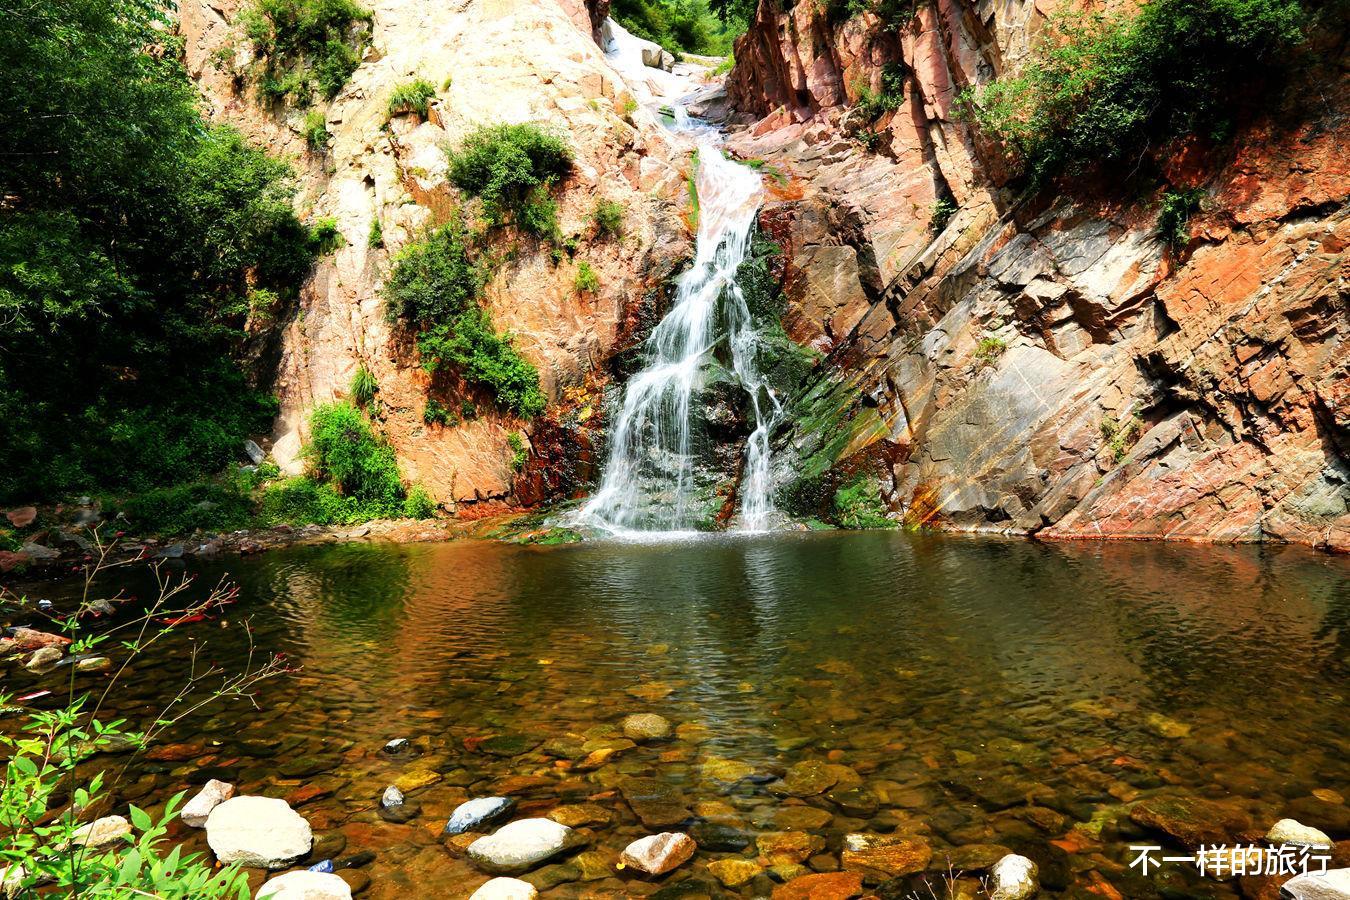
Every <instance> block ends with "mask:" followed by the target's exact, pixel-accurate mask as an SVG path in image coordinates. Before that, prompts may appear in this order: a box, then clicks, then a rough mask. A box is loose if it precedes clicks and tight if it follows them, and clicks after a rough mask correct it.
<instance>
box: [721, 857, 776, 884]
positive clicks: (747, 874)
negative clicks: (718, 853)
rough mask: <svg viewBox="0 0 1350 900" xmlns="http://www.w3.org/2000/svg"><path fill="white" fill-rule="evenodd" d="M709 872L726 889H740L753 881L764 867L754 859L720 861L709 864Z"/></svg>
mask: <svg viewBox="0 0 1350 900" xmlns="http://www.w3.org/2000/svg"><path fill="white" fill-rule="evenodd" d="M708 871H709V872H711V873H712V876H713V877H714V878H716V879H717V880H718V881H720V882H721V883H722V885H723V886H724V887H729V888H738V887H740V886H741V885H743V884H749V883H750V882H751V881H753V880H754V879H755V876H757V875H759V873H760V872H763V871H764V867H763V866H761V865H760V864H759V863H757V862H755V861H754V860H752V859H719V860H717V861H716V862H711V863H708Z"/></svg>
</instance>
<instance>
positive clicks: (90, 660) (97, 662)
mask: <svg viewBox="0 0 1350 900" xmlns="http://www.w3.org/2000/svg"><path fill="white" fill-rule="evenodd" d="M111 668H112V660H110V659H108V657H106V656H86V657H85V658H84V659H80V660H76V661H75V671H76V672H107V671H108V670H110V669H111Z"/></svg>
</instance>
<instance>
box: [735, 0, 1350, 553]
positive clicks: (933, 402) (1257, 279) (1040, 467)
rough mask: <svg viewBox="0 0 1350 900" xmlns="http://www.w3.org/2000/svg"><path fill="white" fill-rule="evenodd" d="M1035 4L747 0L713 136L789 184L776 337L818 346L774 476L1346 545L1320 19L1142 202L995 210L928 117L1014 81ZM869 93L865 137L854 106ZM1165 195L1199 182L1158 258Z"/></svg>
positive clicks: (1079, 194) (1347, 498) (961, 503)
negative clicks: (1296, 60) (1301, 56)
mask: <svg viewBox="0 0 1350 900" xmlns="http://www.w3.org/2000/svg"><path fill="white" fill-rule="evenodd" d="M1042 6H1043V4H1036V3H1019V2H1014V3H1007V4H988V3H982V2H966V0H935V2H930V3H921V4H916V5H915V6H914V7H913V15H912V17H911V18H909V19H908V20H906V22H905V23H904V24H903V25H901V26H900V27H898V28H896V27H893V26H887V25H885V24H884V23H883V22H881V21H880V20H879V19H878V18H877V17H876V16H874V15H873V14H872V13H868V12H864V13H861V14H859V15H856V16H853V17H852V18H850V19H849V20H848V21H846V22H842V23H835V24H831V23H830V21H829V18H828V16H827V15H826V14H825V12H824V11H823V10H822V8H821V7H819V6H818V5H815V4H808V3H798V4H796V5H795V6H793V7H792V8H791V9H790V10H788V11H786V12H784V11H780V10H779V8H778V7H777V6H776V5H775V4H773V3H770V2H762V3H761V4H760V5H759V9H758V12H757V14H756V17H755V20H754V22H753V24H752V27H751V29H750V31H749V32H748V33H747V34H746V35H745V36H744V37H743V38H742V39H741V40H740V41H739V42H738V44H737V46H736V59H737V64H736V67H735V69H734V70H733V71H732V73H731V75H730V76H729V79H728V85H727V86H728V93H729V95H730V101H731V105H732V107H733V108H734V109H735V110H736V111H738V113H739V114H740V116H741V119H742V121H743V122H744V123H745V128H744V130H743V131H741V132H740V133H739V134H738V135H737V137H736V138H735V139H734V140H733V142H732V147H733V148H734V150H735V151H736V152H738V153H740V154H741V155H742V156H745V157H757V158H764V159H767V160H769V162H770V163H772V164H773V165H775V166H778V167H780V168H781V170H782V171H783V172H784V173H785V174H786V175H787V176H788V177H789V178H790V179H791V183H792V185H793V190H792V191H791V192H785V193H791V196H787V197H785V198H784V199H782V200H781V201H780V202H777V203H775V204H771V205H769V206H768V207H766V209H765V211H764V216H763V219H764V224H765V225H766V227H768V228H769V229H770V230H771V231H773V232H774V233H775V234H777V235H780V236H781V237H780V240H781V242H782V243H783V244H784V246H785V248H786V249H787V250H788V270H789V272H788V278H787V287H788V295H789V300H790V304H791V308H792V311H793V315H794V316H796V317H797V318H798V319H799V321H798V323H797V325H796V327H790V329H789V330H790V331H791V332H792V333H793V337H794V338H796V339H797V340H799V341H801V342H804V343H809V344H811V345H813V346H815V347H817V348H819V349H821V350H824V351H827V352H829V353H830V357H829V359H828V361H827V363H826V365H824V366H823V367H821V369H820V370H819V372H818V374H817V377H816V379H815V381H814V383H813V384H812V385H811V386H810V388H809V389H808V390H807V391H806V392H805V393H804V394H803V395H802V396H799V397H797V398H795V401H794V421H793V424H792V426H791V427H790V428H789V429H788V431H787V433H785V434H783V435H780V440H779V450H780V470H779V478H780V480H781V481H784V482H790V481H792V480H793V479H799V480H800V479H810V478H819V477H822V476H823V475H826V473H828V472H830V471H831V470H835V471H840V470H842V471H849V470H851V469H852V468H856V467H859V466H867V467H869V468H874V469H875V470H877V471H879V472H880V473H881V475H882V476H883V478H882V480H883V488H884V492H885V496H886V499H887V501H888V503H889V505H890V506H891V507H892V508H893V509H895V510H898V511H901V512H902V513H903V514H904V517H905V519H906V520H907V521H909V522H912V523H915V524H924V525H935V526H940V527H949V528H958V529H968V530H983V531H1004V532H1015V533H1032V532H1034V533H1038V534H1041V535H1045V536H1055V537H1153V538H1176V539H1196V540H1220V541H1247V540H1262V539H1276V540H1291V541H1297V542H1301V543H1308V544H1312V545H1316V546H1324V547H1332V548H1338V549H1341V550H1346V549H1350V515H1348V514H1347V512H1348V510H1350V464H1348V461H1350V415H1348V414H1347V405H1346V404H1347V396H1348V391H1350V352H1347V346H1348V345H1347V341H1348V340H1350V304H1348V301H1347V290H1346V283H1347V278H1346V276H1347V272H1348V270H1350V258H1347V256H1346V252H1345V248H1346V245H1347V241H1350V206H1348V205H1347V199H1348V198H1350V168H1348V167H1347V164H1346V160H1345V157H1344V153H1343V148H1344V147H1345V146H1347V144H1348V142H1350V120H1347V118H1346V116H1345V115H1344V110H1345V103H1346V99H1347V90H1346V79H1347V75H1346V72H1347V67H1346V65H1345V49H1344V37H1343V35H1340V36H1333V37H1332V38H1329V39H1328V38H1324V39H1323V45H1322V46H1320V47H1319V48H1318V51H1319V58H1320V59H1321V60H1322V63H1321V64H1320V67H1318V68H1316V69H1315V71H1312V72H1310V73H1305V74H1304V75H1303V76H1302V78H1303V80H1302V81H1301V82H1299V83H1296V84H1294V85H1291V86H1290V87H1289V89H1288V90H1287V91H1286V93H1285V95H1284V96H1281V97H1276V98H1274V102H1272V103H1270V104H1269V105H1268V106H1267V107H1264V108H1257V109H1253V110H1250V111H1249V113H1248V114H1246V115H1245V117H1244V118H1243V120H1242V122H1241V124H1240V125H1239V128H1238V131H1237V134H1236V136H1235V137H1234V138H1233V139H1232V140H1231V141H1230V142H1226V143H1224V144H1223V145H1221V146H1205V145H1202V144H1201V143H1199V142H1192V143H1191V144H1187V145H1184V146H1181V147H1178V148H1171V149H1169V152H1168V155H1167V157H1166V158H1165V159H1163V160H1161V161H1160V168H1161V171H1162V177H1161V178H1159V179H1158V180H1157V181H1156V182H1154V183H1152V184H1150V185H1147V186H1146V189H1145V190H1144V191H1143V194H1144V195H1143V196H1140V195H1139V187H1138V181H1137V180H1136V181H1134V182H1130V183H1129V184H1128V186H1126V182H1127V180H1128V179H1129V177H1130V173H1119V176H1120V177H1119V181H1117V182H1116V183H1077V184H1075V183H1064V182H1061V183H1059V184H1057V185H1055V186H1054V188H1053V189H1050V190H1042V191H1040V192H1038V193H1036V194H1035V195H1034V196H1025V195H1022V196H1018V195H1014V194H1012V193H1011V191H1010V190H1009V189H1008V188H1007V187H1006V185H1007V183H1008V175H1007V173H1006V172H1005V171H1003V170H1002V167H1001V165H1000V162H999V159H998V157H997V155H996V154H994V153H992V152H991V151H990V148H989V147H987V146H982V145H981V141H980V138H979V136H978V135H977V134H975V133H973V130H972V129H971V127H969V126H968V125H966V124H965V123H963V122H962V121H960V118H959V116H958V115H956V114H955V113H954V103H955V97H956V95H957V93H958V92H959V90H961V89H962V88H964V87H967V86H970V85H975V84H980V83H983V82H985V81H987V80H988V79H989V78H991V77H993V76H995V75H997V74H998V73H1001V72H1005V71H1009V70H1013V71H1015V70H1016V67H1017V66H1018V64H1019V60H1021V59H1022V58H1023V57H1024V56H1025V54H1026V53H1027V52H1028V48H1029V47H1030V46H1031V42H1032V41H1033V40H1034V38H1035V35H1036V34H1037V33H1038V31H1039V30H1040V29H1041V28H1042V27H1043V25H1044V22H1045V11H1044V9H1042ZM887 79H890V81H889V82H888V81H887ZM897 82H898V83H902V84H903V100H902V101H900V102H899V103H897V104H894V107H895V108H893V109H890V110H888V111H886V112H883V113H882V114H881V115H880V117H879V118H877V119H876V120H875V121H874V122H872V123H870V127H869V128H868V129H867V130H868V131H870V132H871V134H872V136H871V137H866V138H865V141H866V142H867V143H870V145H871V146H870V147H868V146H864V143H863V142H860V141H859V140H858V138H859V137H860V136H861V134H860V126H859V106H858V104H857V103H856V101H858V99H859V97H860V94H865V93H866V92H868V91H870V92H871V93H872V94H873V95H875V94H876V93H878V92H881V91H885V90H888V89H889V90H890V91H891V92H892V93H895V92H896V87H897ZM1314 86H1315V87H1316V90H1313V89H1312V88H1313V87H1314ZM1169 185H1171V186H1178V187H1185V188H1191V187H1199V188H1201V189H1203V191H1204V197H1205V199H1204V201H1203V203H1202V205H1201V212H1200V213H1199V214H1197V215H1196V216H1195V217H1193V219H1192V221H1191V223H1190V226H1189V227H1190V240H1189V242H1188V243H1187V244H1186V246H1185V248H1184V249H1182V248H1178V247H1172V246H1170V245H1169V243H1168V242H1167V241H1165V240H1164V239H1163V238H1162V237H1161V236H1160V235H1159V234H1158V229H1157V227H1156V224H1155V223H1156V220H1157V209H1158V201H1159V199H1160V195H1161V194H1162V192H1163V190H1164V188H1165V187H1167V186H1169ZM938 201H946V204H949V205H948V206H947V208H948V209H954V210H955V212H954V214H953V215H951V217H950V219H949V220H948V221H945V222H944V221H942V218H943V217H940V216H935V215H934V208H935V204H936V203H938ZM935 226H936V227H935ZM790 318H791V317H790ZM812 322H814V323H816V324H814V325H813V324H811V323H812ZM790 326H791V323H790ZM826 477H828V476H826Z"/></svg>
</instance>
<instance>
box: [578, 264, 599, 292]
mask: <svg viewBox="0 0 1350 900" xmlns="http://www.w3.org/2000/svg"><path fill="white" fill-rule="evenodd" d="M572 287H573V288H574V289H575V290H576V292H577V293H578V294H593V293H595V292H596V291H598V290H600V276H598V275H596V274H595V270H594V269H592V268H591V264H590V263H588V262H586V261H585V260H584V259H583V260H582V261H581V263H580V264H579V265H578V266H577V275H576V278H574V279H572Z"/></svg>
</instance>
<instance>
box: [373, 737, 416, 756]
mask: <svg viewBox="0 0 1350 900" xmlns="http://www.w3.org/2000/svg"><path fill="white" fill-rule="evenodd" d="M415 751H416V748H415V747H414V746H413V743H412V741H410V740H408V739H407V738H394V739H393V740H392V741H388V742H386V743H385V745H384V746H383V747H381V748H380V752H381V753H383V754H384V755H385V756H392V757H395V758H401V757H405V756H412V755H413V753H414V752H415Z"/></svg>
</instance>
